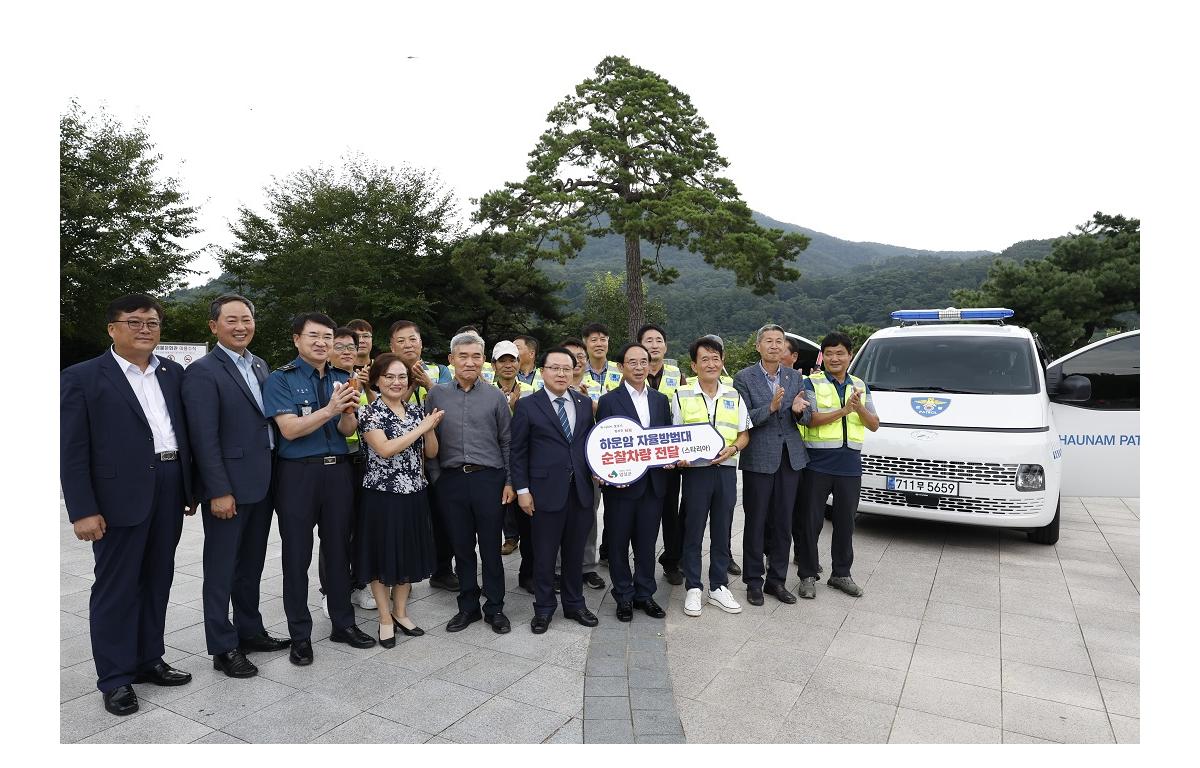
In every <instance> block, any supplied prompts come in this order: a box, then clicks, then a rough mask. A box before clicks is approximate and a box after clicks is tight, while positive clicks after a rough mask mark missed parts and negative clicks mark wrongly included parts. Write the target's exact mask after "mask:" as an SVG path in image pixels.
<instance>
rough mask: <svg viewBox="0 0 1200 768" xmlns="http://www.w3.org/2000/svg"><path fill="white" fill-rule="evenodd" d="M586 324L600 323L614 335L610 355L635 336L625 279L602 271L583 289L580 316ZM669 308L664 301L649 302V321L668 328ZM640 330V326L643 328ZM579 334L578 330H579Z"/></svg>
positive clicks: (579, 323)
mask: <svg viewBox="0 0 1200 768" xmlns="http://www.w3.org/2000/svg"><path fill="white" fill-rule="evenodd" d="M578 319H579V322H578V323H577V324H576V325H578V326H582V325H583V324H584V323H590V322H600V323H604V324H605V325H607V326H608V329H609V331H611V332H612V335H611V336H609V338H608V348H609V351H610V352H614V353H615V352H616V351H617V350H618V349H620V348H621V347H622V346H623V345H624V344H625V343H627V342H629V341H630V340H631V339H632V338H633V336H632V334H631V333H629V331H628V330H627V329H628V327H629V304H628V302H627V301H626V299H625V279H624V277H623V276H621V275H614V274H613V273H612V272H598V273H596V274H595V275H593V276H592V279H591V280H588V281H587V283H585V284H584V286H583V309H582V310H581V311H580V313H579V315H578ZM666 319H667V309H666V307H664V306H663V303H662V302H661V301H658V300H657V299H651V300H650V301H648V302H647V303H646V322H647V323H657V324H659V325H665V324H666ZM639 327H640V326H639ZM575 330H576V332H578V328H576V329H575ZM635 332H636V329H635Z"/></svg>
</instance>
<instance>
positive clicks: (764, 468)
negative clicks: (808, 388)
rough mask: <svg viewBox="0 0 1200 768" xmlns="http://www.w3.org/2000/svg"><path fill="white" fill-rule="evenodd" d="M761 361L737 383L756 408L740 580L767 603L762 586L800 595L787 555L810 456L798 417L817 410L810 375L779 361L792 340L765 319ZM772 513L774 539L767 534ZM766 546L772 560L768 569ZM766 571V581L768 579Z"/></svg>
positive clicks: (785, 596) (746, 464) (788, 597)
mask: <svg viewBox="0 0 1200 768" xmlns="http://www.w3.org/2000/svg"><path fill="white" fill-rule="evenodd" d="M755 348H756V349H757V350H758V355H759V362H757V363H755V364H754V365H751V366H747V367H746V368H743V369H742V370H740V371H738V372H737V374H736V375H735V376H734V377H733V387H734V389H736V390H737V391H738V394H739V395H741V397H742V402H744V403H745V404H746V408H747V409H748V411H749V413H750V423H751V424H752V426H751V428H750V443H749V444H748V445H747V446H746V450H744V451H742V458H741V461H740V463H739V466H740V467H741V470H742V510H743V512H744V513H745V528H744V529H743V535H742V563H743V565H742V569H743V574H742V581H743V582H745V583H746V600H747V602H749V603H750V604H751V605H762V604H763V592H766V593H768V594H771V595H774V596H775V597H776V598H778V599H779V600H780V601H781V602H784V603H788V604H791V603H795V602H796V596H795V595H793V594H792V593H791V592H789V591H788V590H787V588H786V587H785V586H784V581H786V580H787V566H788V557H789V555H790V554H791V549H792V546H791V545H792V510H793V508H794V506H795V503H796V491H797V488H798V487H799V484H800V472H801V470H803V469H804V465H805V464H807V463H808V453H807V452H806V451H805V449H804V439H803V436H802V435H801V434H800V429H799V428H798V426H797V425H798V424H807V423H808V421H809V419H810V418H811V416H810V413H809V410H808V401H807V400H806V399H805V398H804V378H803V377H802V376H801V375H800V374H799V372H797V371H794V370H792V369H791V368H788V367H785V366H782V365H780V359H781V358H782V357H783V354H784V350H785V349H786V348H787V341H786V337H785V336H784V333H783V328H781V327H779V326H778V325H773V324H769V325H764V326H763V327H762V328H759V329H758V333H757V335H756V339H755ZM768 519H770V521H771V525H770V531H771V535H770V539H769V540H764V539H765V529H766V528H767V520H768ZM764 554H765V555H766V557H767V558H768V560H769V565H768V567H767V568H766V570H765V571H764V568H763V557H764ZM764 574H765V582H766V583H765V586H764Z"/></svg>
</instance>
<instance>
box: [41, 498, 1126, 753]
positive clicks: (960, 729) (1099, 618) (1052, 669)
mask: <svg viewBox="0 0 1200 768" xmlns="http://www.w3.org/2000/svg"><path fill="white" fill-rule="evenodd" d="M1138 518H1139V508H1138V502H1137V500H1136V499H1124V500H1122V499H1070V500H1064V502H1063V532H1062V540H1061V541H1060V542H1059V544H1058V545H1057V546H1055V547H1044V546H1039V545H1033V544H1030V543H1028V542H1027V541H1026V539H1025V536H1024V534H1020V533H1016V532H1004V531H998V530H995V529H984V528H966V527H958V526H948V525H939V524H928V523H921V522H916V521H905V520H895V519H888V518H878V517H870V516H864V517H861V518H860V520H859V524H858V529H857V532H856V535H855V549H856V562H855V567H854V575H855V578H856V579H857V580H858V582H859V583H860V584H862V585H863V586H864V588H865V589H866V591H867V594H866V596H865V597H863V598H861V599H858V600H854V599H853V598H850V597H848V596H846V595H843V594H842V593H840V592H836V591H834V590H831V589H827V588H825V587H824V585H823V584H820V585H818V596H817V599H816V600H815V601H801V602H800V603H799V604H797V605H793V606H786V605H782V604H780V603H779V602H778V601H776V600H775V599H774V598H772V597H770V596H768V597H767V603H766V605H764V606H762V607H761V608H755V607H752V606H749V605H748V604H746V603H745V600H744V596H745V594H744V590H743V589H742V588H741V585H740V583H739V582H735V583H734V584H733V585H732V586H733V588H734V592H735V595H736V596H737V597H738V599H739V600H741V601H742V603H743V605H744V606H745V610H744V611H743V613H741V614H740V615H727V614H724V613H722V612H721V611H719V610H717V609H716V608H715V607H713V606H707V607H706V608H705V610H704V614H703V616H701V617H699V618H690V617H687V616H685V615H684V614H683V613H682V610H681V606H682V601H683V594H684V589H683V587H670V586H669V585H668V584H666V582H665V581H664V580H662V579H661V578H660V580H659V593H658V595H657V598H658V601H659V602H660V603H661V604H662V605H663V606H664V607H665V608H666V609H667V619H666V620H665V621H661V620H659V621H655V620H652V619H649V618H647V617H646V616H645V615H644V614H642V613H641V612H640V611H639V612H636V614H635V618H634V621H633V623H632V624H621V623H619V622H617V621H616V620H615V617H614V616H613V608H612V599H611V597H609V596H608V595H607V592H604V593H601V592H595V591H591V590H585V592H586V593H587V599H588V604H589V606H590V607H591V608H592V610H594V611H596V613H597V614H598V615H599V616H600V621H601V623H600V626H599V627H597V628H596V629H594V630H588V629H585V628H584V627H580V626H579V625H577V624H575V623H574V622H567V621H565V620H563V619H562V617H561V615H560V616H558V617H557V618H556V619H555V621H554V623H553V624H552V625H551V629H550V630H549V631H548V632H547V633H546V634H545V635H542V636H534V635H532V634H531V633H530V632H529V630H528V621H529V619H530V617H531V616H532V613H533V609H532V605H531V598H530V597H529V595H527V594H526V593H525V592H523V591H520V590H518V589H517V587H516V568H517V564H518V560H517V555H516V554H514V555H511V556H509V557H508V558H505V565H506V568H507V569H508V587H509V594H508V600H507V603H506V613H507V614H508V616H509V617H510V618H511V619H512V621H513V632H512V633H510V634H508V635H503V636H500V635H496V634H494V633H493V632H492V631H491V629H490V628H489V627H487V626H486V625H484V624H483V623H476V624H473V625H471V626H470V627H469V628H468V629H466V630H465V631H463V632H460V633H457V634H454V635H450V634H447V633H446V632H445V631H444V625H445V623H446V621H448V620H449V619H450V617H451V616H452V615H453V614H454V612H455V603H454V596H453V595H451V594H449V593H446V592H442V591H438V590H431V589H430V588H429V586H428V585H419V586H418V587H417V588H416V589H414V595H413V598H414V599H413V603H412V605H411V614H412V616H413V617H414V619H415V620H417V621H418V622H419V623H420V624H421V626H423V627H424V628H425V629H426V630H427V632H428V634H427V635H426V636H425V637H421V638H412V639H409V638H404V637H400V638H398V640H399V642H398V643H397V645H396V647H395V648H393V649H391V650H384V649H382V648H379V647H378V646H376V647H375V648H372V649H368V650H362V651H360V650H355V649H353V648H349V647H348V646H345V645H334V644H332V643H330V642H329V641H328V640H327V639H324V640H320V641H319V642H315V644H314V648H315V650H316V660H315V662H314V664H313V665H312V666H310V667H307V668H304V669H301V668H297V667H294V666H292V665H291V664H290V663H289V662H288V660H287V654H286V652H282V653H278V654H274V655H272V654H254V655H253V656H252V658H253V660H254V661H255V663H256V664H258V666H259V669H260V673H259V676H258V677H256V678H253V679H250V680H231V679H229V678H226V677H224V676H223V675H221V674H219V673H217V672H215V671H214V670H213V669H212V664H211V659H210V657H209V656H207V655H206V654H205V649H204V633H203V625H202V618H203V617H202V614H201V596H200V585H201V579H200V574H201V564H200V559H201V556H200V553H201V545H202V539H203V534H202V531H201V527H200V525H199V521H198V520H196V519H194V518H189V519H188V520H187V523H186V524H185V526H184V533H183V537H182V539H181V541H180V545H179V549H178V552H177V557H176V577H175V583H174V586H173V589H172V592H171V605H170V608H169V611H168V615H167V636H166V643H167V655H166V660H167V661H168V662H169V663H171V664H172V665H174V666H176V667H179V668H180V669H185V670H187V671H189V672H191V673H192V674H193V675H194V679H193V681H192V682H191V683H190V684H189V685H186V686H182V687H179V688H156V687H154V686H150V685H139V686H137V691H138V695H139V698H140V700H141V702H142V709H141V711H140V712H139V713H137V714H136V715H133V716H130V717H126V718H120V719H118V718H115V717H113V716H111V715H109V714H108V713H106V712H105V711H104V709H103V706H102V704H101V701H100V696H99V693H97V692H96V690H95V669H94V667H93V664H92V660H91V647H90V644H89V640H88V625H87V613H88V590H89V587H90V585H91V578H92V577H91V570H92V558H91V552H90V549H89V547H87V546H86V545H83V544H82V543H81V542H78V541H76V540H75V538H74V536H73V535H72V533H71V528H70V525H69V523H67V522H66V515H65V512H63V514H62V521H63V524H62V529H61V560H60V593H61V612H60V636H61V644H60V663H61V667H62V669H61V678H60V688H61V692H60V693H61V695H60V700H61V706H60V728H61V740H62V741H63V742H75V741H86V742H108V743H111V742H156V741H172V742H202V743H207V742H212V743H219V742H239V741H247V742H310V741H316V742H403V743H417V742H429V743H446V742H459V743H473V742H520V743H531V742H532V743H536V742H552V743H555V742H565V743H578V742H582V741H587V742H597V741H617V742H634V741H637V742H673V741H683V740H685V739H686V740H687V741H689V742H721V741H724V742H779V741H783V742H885V741H892V742H917V741H935V742H952V741H968V742H999V741H1004V742H1036V741H1061V742H1112V741H1118V742H1136V741H1138V723H1139V720H1138V716H1139V711H1138V699H1139V695H1138V690H1139V686H1138V683H1139V663H1138V652H1139V640H1138V638H1139V631H1138V630H1139V592H1138V589H1139V586H1138V585H1139V576H1138V552H1139V550H1138V541H1139V538H1138V534H1139V526H1138V523H1139V520H1138ZM740 527H741V515H740V509H739V514H738V518H737V520H736V521H735V526H734V529H735V531H737V530H740ZM828 535H829V534H828V524H827V528H826V533H825V535H824V536H822V539H821V543H822V550H823V555H822V557H823V562H825V563H826V566H827V567H828ZM740 546H741V540H740V536H735V539H734V551H735V556H736V557H737V558H738V560H739V561H740V560H741V556H740ZM269 547H270V548H269V551H268V560H267V566H266V571H265V573H264V581H263V602H262V610H263V616H264V619H265V620H266V623H267V625H268V627H269V629H270V630H271V631H272V633H274V634H277V635H286V634H287V630H286V622H285V618H284V614H283V605H282V599H281V598H280V597H279V595H280V592H281V581H282V577H281V575H280V560H279V539H278V536H277V534H276V533H275V532H273V534H272V539H271V542H270V545H269ZM660 574H661V571H660ZM312 575H313V580H312V590H311V595H312V596H313V597H314V598H316V599H318V600H319V594H318V592H317V590H316V574H315V568H314V570H313V574H312ZM601 575H602V576H604V577H605V579H607V578H608V574H607V572H606V571H605V570H603V569H601ZM795 581H796V579H795V576H794V572H793V576H792V577H791V580H790V581H789V587H794V586H795ZM313 613H314V630H313V637H314V640H316V639H317V638H327V637H328V631H329V622H328V620H327V619H325V618H324V617H323V616H322V615H321V613H320V608H319V603H314V604H313ZM358 615H359V620H360V624H361V625H362V627H363V629H364V630H365V631H367V632H369V633H372V634H373V633H374V631H375V629H376V628H377V625H375V624H374V616H375V614H374V612H373V611H372V612H368V611H362V610H359V611H358Z"/></svg>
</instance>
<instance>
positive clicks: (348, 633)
mask: <svg viewBox="0 0 1200 768" xmlns="http://www.w3.org/2000/svg"><path fill="white" fill-rule="evenodd" d="M329 639H330V640H332V641H333V642H335V643H345V644H347V645H349V646H350V647H352V648H371V647H373V646H374V645H375V638H373V637H371V636H370V635H368V634H367V633H366V632H363V631H362V630H361V629H359V628H358V625H357V624H351V625H350V626H348V627H346V628H345V629H335V630H333V632H331V633H329Z"/></svg>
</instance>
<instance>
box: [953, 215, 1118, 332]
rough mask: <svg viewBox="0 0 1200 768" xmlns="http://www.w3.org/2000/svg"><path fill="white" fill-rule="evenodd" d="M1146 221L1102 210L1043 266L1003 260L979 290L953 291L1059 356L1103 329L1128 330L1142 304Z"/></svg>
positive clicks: (1060, 243)
mask: <svg viewBox="0 0 1200 768" xmlns="http://www.w3.org/2000/svg"><path fill="white" fill-rule="evenodd" d="M1140 228H1141V222H1140V221H1139V220H1138V219H1126V218H1125V217H1124V216H1119V215H1118V216H1110V215H1106V214H1103V213H1100V212H1097V213H1096V214H1095V215H1094V216H1093V217H1092V219H1091V221H1088V222H1087V223H1085V224H1082V225H1080V226H1078V227H1076V232H1075V233H1073V234H1070V235H1067V236H1066V237H1063V238H1060V239H1058V240H1057V241H1055V243H1054V247H1053V249H1052V250H1051V252H1050V255H1049V256H1048V257H1046V259H1044V260H1031V261H1026V262H1024V263H1022V264H1017V263H1014V262H1012V261H1008V260H1003V259H999V260H997V261H996V262H995V263H994V264H993V265H992V267H991V269H990V270H988V277H987V279H986V280H985V281H984V282H983V284H982V285H980V287H979V288H978V289H975V290H959V291H955V292H954V300H955V301H956V302H957V303H958V305H959V306H1003V307H1008V308H1010V309H1012V310H1013V312H1014V319H1015V320H1016V322H1018V323H1020V324H1021V325H1025V326H1028V327H1029V328H1030V329H1032V330H1033V331H1035V332H1037V334H1038V335H1039V336H1040V337H1041V339H1042V341H1043V343H1045V345H1046V347H1047V348H1048V349H1049V350H1050V351H1051V352H1052V353H1053V354H1055V355H1062V354H1065V353H1067V352H1069V351H1071V350H1073V349H1077V348H1079V347H1081V346H1083V345H1084V344H1086V343H1087V342H1088V341H1089V340H1090V339H1091V338H1092V336H1093V335H1094V334H1095V333H1096V331H1097V330H1100V329H1103V328H1112V327H1117V328H1121V327H1123V323H1122V320H1121V318H1119V317H1118V316H1120V315H1124V314H1125V313H1128V312H1132V311H1136V310H1137V309H1138V306H1139V303H1138V301H1139V298H1138V297H1139V291H1140V285H1141V280H1140V275H1141V271H1140V270H1141V234H1140Z"/></svg>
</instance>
